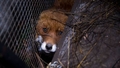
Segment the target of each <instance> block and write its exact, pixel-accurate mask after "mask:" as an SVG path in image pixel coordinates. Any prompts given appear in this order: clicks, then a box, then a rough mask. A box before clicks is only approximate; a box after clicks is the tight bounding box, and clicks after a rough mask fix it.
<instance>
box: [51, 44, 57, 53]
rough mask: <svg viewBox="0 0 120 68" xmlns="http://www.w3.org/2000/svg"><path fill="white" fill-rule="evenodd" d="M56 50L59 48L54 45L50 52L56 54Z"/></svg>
mask: <svg viewBox="0 0 120 68" xmlns="http://www.w3.org/2000/svg"><path fill="white" fill-rule="evenodd" d="M56 49H57V47H56V45H55V44H54V45H53V46H52V49H51V50H50V51H51V52H55V51H56Z"/></svg>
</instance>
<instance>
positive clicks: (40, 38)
mask: <svg viewBox="0 0 120 68" xmlns="http://www.w3.org/2000/svg"><path fill="white" fill-rule="evenodd" d="M42 40H43V39H42V36H41V35H39V36H38V38H36V41H37V42H39V43H42Z"/></svg>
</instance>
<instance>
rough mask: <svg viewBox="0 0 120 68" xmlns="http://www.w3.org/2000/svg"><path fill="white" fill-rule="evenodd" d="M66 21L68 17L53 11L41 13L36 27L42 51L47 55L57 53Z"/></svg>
mask: <svg viewBox="0 0 120 68" xmlns="http://www.w3.org/2000/svg"><path fill="white" fill-rule="evenodd" d="M66 20H67V16H66V15H64V14H63V13H60V12H55V11H53V10H46V11H44V12H43V13H41V15H40V17H39V20H38V24H37V26H36V29H37V40H39V42H41V47H40V48H39V50H40V51H41V50H43V51H45V52H46V53H50V52H55V51H56V49H57V43H58V41H59V40H60V38H61V35H62V33H63V30H64V27H65V26H64V24H65V22H66Z"/></svg>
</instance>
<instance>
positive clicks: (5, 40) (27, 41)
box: [0, 0, 54, 68]
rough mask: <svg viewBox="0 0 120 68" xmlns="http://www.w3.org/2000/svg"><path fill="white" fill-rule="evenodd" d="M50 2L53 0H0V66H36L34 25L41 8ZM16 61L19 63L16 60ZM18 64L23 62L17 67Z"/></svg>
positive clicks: (49, 5) (50, 4)
mask: <svg viewBox="0 0 120 68" xmlns="http://www.w3.org/2000/svg"><path fill="white" fill-rule="evenodd" d="M53 2H54V0H0V49H1V50H0V58H1V59H0V68H1V67H2V68H8V67H9V66H12V65H13V67H14V66H20V67H19V68H25V67H27V66H28V67H29V68H40V66H39V65H40V63H39V60H38V58H37V57H36V55H35V50H37V49H36V47H35V42H34V41H35V25H36V20H37V19H38V16H39V14H40V13H41V11H43V10H45V9H48V8H49V7H51V6H52V5H53ZM15 56H16V57H17V58H15ZM18 57H19V58H18ZM2 59H4V60H2ZM18 59H20V60H18ZM13 61H14V62H13ZM17 61H19V62H21V63H18V64H17V63H16V62H17ZM22 61H23V63H22ZM21 64H23V65H24V64H25V65H26V66H23V67H21V66H22V65H21ZM6 66H8V67H6Z"/></svg>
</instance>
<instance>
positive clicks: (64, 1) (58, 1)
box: [54, 0, 74, 11]
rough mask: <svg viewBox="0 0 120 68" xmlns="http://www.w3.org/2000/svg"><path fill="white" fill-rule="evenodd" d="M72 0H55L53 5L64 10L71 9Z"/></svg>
mask: <svg viewBox="0 0 120 68" xmlns="http://www.w3.org/2000/svg"><path fill="white" fill-rule="evenodd" d="M73 4H74V0H55V3H54V7H55V8H56V9H62V10H65V11H71V9H72V6H73Z"/></svg>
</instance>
